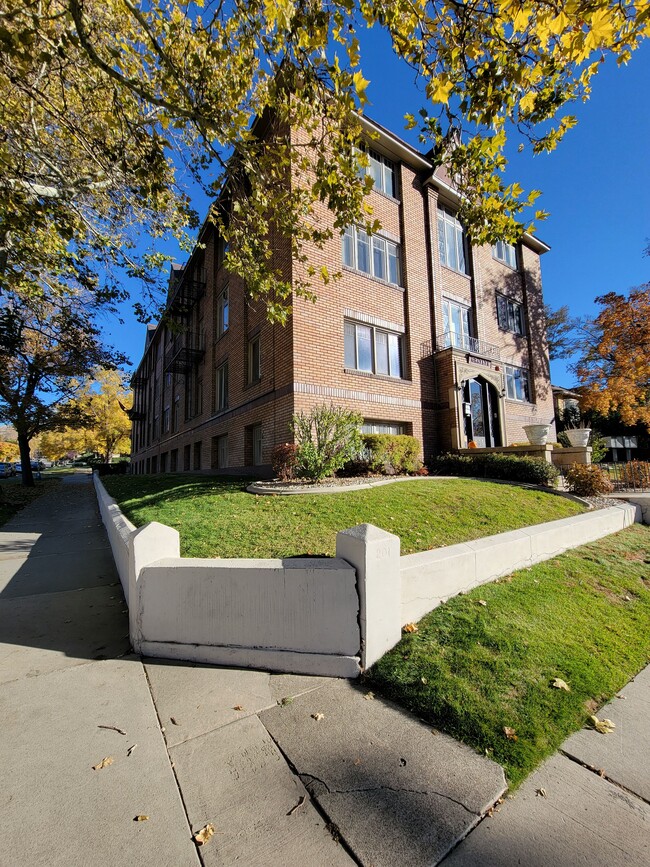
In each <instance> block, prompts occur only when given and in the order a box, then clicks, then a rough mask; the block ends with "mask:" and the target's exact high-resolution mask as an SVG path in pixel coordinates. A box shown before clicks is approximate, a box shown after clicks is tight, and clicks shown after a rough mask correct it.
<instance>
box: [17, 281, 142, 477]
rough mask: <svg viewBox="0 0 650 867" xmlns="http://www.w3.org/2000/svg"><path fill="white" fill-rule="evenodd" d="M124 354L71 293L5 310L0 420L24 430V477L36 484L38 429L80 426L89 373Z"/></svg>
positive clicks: (20, 443)
mask: <svg viewBox="0 0 650 867" xmlns="http://www.w3.org/2000/svg"><path fill="white" fill-rule="evenodd" d="M124 360H125V359H124V357H123V356H121V355H119V354H117V353H114V352H113V351H112V350H110V349H109V348H107V347H105V346H104V345H103V344H102V342H101V339H100V332H99V329H98V328H97V326H96V325H95V324H94V323H93V321H92V317H91V315H90V312H89V309H88V307H84V306H82V305H81V304H80V303H79V299H76V304H75V303H73V300H72V299H71V298H70V297H66V298H65V299H64V300H60V301H59V302H58V303H54V302H45V301H43V300H42V299H38V300H36V301H34V300H33V299H32V300H29V299H28V300H23V301H21V302H14V303H5V304H4V305H3V307H2V308H1V309H0V422H7V423H9V424H11V425H12V426H13V427H14V429H15V430H16V433H17V435H18V446H19V448H20V458H21V462H22V464H23V481H24V483H25V484H33V481H32V478H31V471H30V462H29V441H30V440H31V439H32V438H33V437H34V436H36V434H38V433H40V432H42V431H47V430H53V429H56V428H63V427H74V426H76V425H78V424H79V423H80V422H81V421H82V420H83V412H82V409H81V408H80V407H79V405H77V404H75V403H74V402H73V400H72V399H73V398H74V397H76V396H77V395H78V393H79V391H80V389H81V384H82V380H83V378H84V377H85V376H86V375H87V374H89V373H90V372H91V371H92V370H93V369H94V368H95V367H97V366H100V367H105V368H109V367H112V366H115V365H117V364H121V363H123V362H124Z"/></svg>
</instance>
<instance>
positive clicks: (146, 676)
mask: <svg viewBox="0 0 650 867" xmlns="http://www.w3.org/2000/svg"><path fill="white" fill-rule="evenodd" d="M140 665H141V666H142V671H143V673H144V679H145V681H146V683H147V689H148V690H149V696H150V698H151V704H152V705H153V709H154V711H155V713H156V719H157V720H158V728H159V730H160V734H161V737H162V739H163V743H164V745H165V752H166V753H167V761H168V762H169V767H170V769H171V772H172V774H173V775H174V782H175V783H176V788H177V789H178V797H179V798H180V799H181V804H182V805H183V812H184V813H185V821H186V822H187V828H188V832H189V837H190V839H192V838H193V833H192V823H191V821H190V814H189V811H188V809H187V804H186V803H185V798H184V797H183V790H182V788H181V784H180V782H179V779H178V775H177V773H176V768H175V767H174V763H173V761H172V757H171V756H170V755H169V745H168V744H167V738H166V737H165V732H164V730H163V724H162V720H161V719H160V714H159V713H158V706H157V704H156V700H155V698H154V695H153V690H152V689H151V681H150V680H149V673H148V672H147V666H146V665H145V664H144V663H143V662H142V658H140ZM195 851H196V857H197V860H198V862H199V864H201V865H202V867H205V861H204V859H203V856H202V855H201V850H200V849H199V848H198V847H195Z"/></svg>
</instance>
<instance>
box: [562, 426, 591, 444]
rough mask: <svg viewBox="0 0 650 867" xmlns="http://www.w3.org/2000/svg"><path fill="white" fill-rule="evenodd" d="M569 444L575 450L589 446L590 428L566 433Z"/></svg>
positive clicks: (581, 428) (576, 429)
mask: <svg viewBox="0 0 650 867" xmlns="http://www.w3.org/2000/svg"><path fill="white" fill-rule="evenodd" d="M565 433H566V435H567V437H568V439H569V442H570V443H571V445H572V446H574V447H575V448H578V447H584V446H587V445H589V437H590V436H591V428H590V427H576V428H574V429H573V430H567V431H565Z"/></svg>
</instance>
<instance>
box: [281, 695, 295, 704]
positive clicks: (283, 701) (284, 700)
mask: <svg viewBox="0 0 650 867" xmlns="http://www.w3.org/2000/svg"><path fill="white" fill-rule="evenodd" d="M292 703H293V698H292V697H291V696H290V695H285V697H284V698H281V699H280V700H279V701H278V704H279V705H280V707H286V706H287V705H288V704H292Z"/></svg>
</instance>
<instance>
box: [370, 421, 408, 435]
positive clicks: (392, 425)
mask: <svg viewBox="0 0 650 867" xmlns="http://www.w3.org/2000/svg"><path fill="white" fill-rule="evenodd" d="M361 433H364V434H392V435H393V436H400V435H401V434H403V433H404V425H403V424H400V423H399V422H390V421H364V423H363V424H362V425H361Z"/></svg>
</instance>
